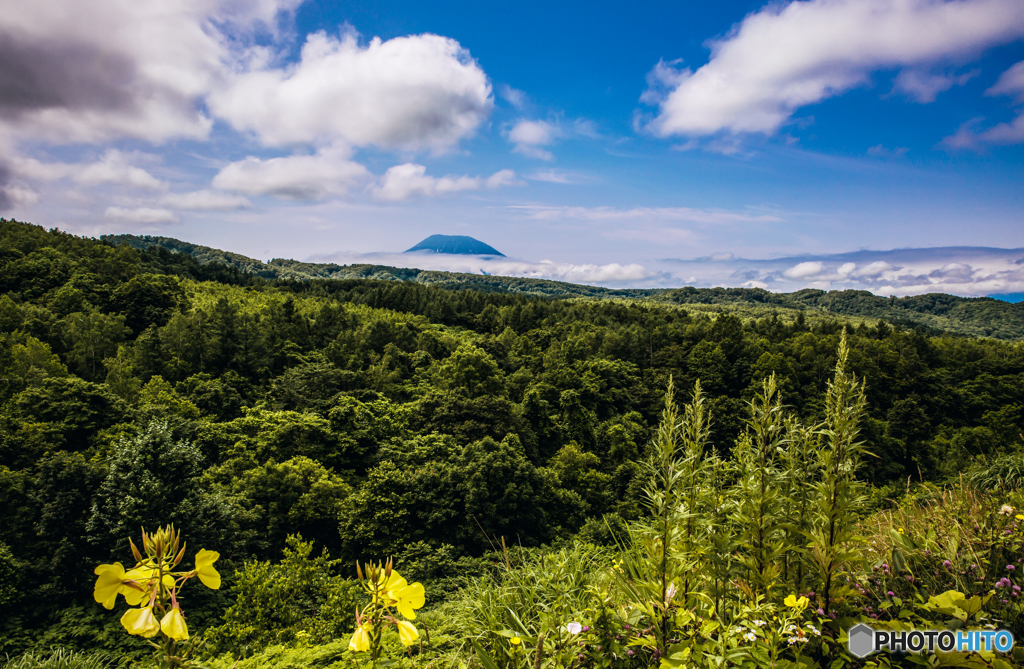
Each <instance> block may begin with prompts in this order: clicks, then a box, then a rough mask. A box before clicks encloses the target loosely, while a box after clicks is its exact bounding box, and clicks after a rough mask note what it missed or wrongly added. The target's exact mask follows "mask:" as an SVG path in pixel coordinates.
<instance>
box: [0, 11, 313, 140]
mask: <svg viewBox="0 0 1024 669" xmlns="http://www.w3.org/2000/svg"><path fill="white" fill-rule="evenodd" d="M296 4H297V0H283V1H280V2H278V1H276V0H192V1H190V2H162V1H160V0H93V1H90V2H80V1H79V0H50V1H48V2H44V3H40V2H15V3H6V4H5V6H4V11H3V12H0V71H2V72H5V74H7V75H8V76H7V77H5V78H4V79H3V81H2V82H0V131H11V132H13V133H14V134H15V136H18V137H19V138H21V139H25V138H27V137H34V138H39V139H43V140H46V141H51V142H57V143H60V142H87V143H98V142H103V141H107V140H110V139H116V138H120V137H134V138H139V139H144V140H148V141H151V142H163V141H166V140H168V139H171V138H174V137H191V138H203V137H205V136H206V135H207V133H208V132H209V130H210V128H211V126H212V119H210V118H209V117H208V116H206V115H205V114H204V113H203V111H202V108H201V105H200V101H201V99H202V98H203V96H204V95H205V94H206V93H207V92H209V91H210V90H211V89H212V88H214V87H215V86H216V85H217V84H218V82H219V81H220V80H221V79H222V77H223V75H224V74H225V72H226V71H227V70H228V69H230V68H231V67H233V66H234V65H235V64H236V63H238V61H239V59H240V58H243V57H244V55H245V52H246V45H248V44H250V43H251V38H252V36H253V35H254V34H256V33H261V34H268V32H272V31H273V29H274V21H275V17H276V15H277V13H278V12H279V11H288V10H291V9H292V8H294V6H295V5H296Z"/></svg>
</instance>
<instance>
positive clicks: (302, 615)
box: [207, 536, 362, 666]
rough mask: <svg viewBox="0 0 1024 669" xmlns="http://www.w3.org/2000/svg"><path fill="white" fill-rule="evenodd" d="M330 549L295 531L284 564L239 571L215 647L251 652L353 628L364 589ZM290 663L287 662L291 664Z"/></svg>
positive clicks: (211, 635)
mask: <svg viewBox="0 0 1024 669" xmlns="http://www.w3.org/2000/svg"><path fill="white" fill-rule="evenodd" d="M338 569H339V565H338V562H337V561H334V560H331V559H330V557H329V555H328V553H327V552H326V551H324V552H322V553H321V554H320V555H319V556H316V557H314V556H313V544H312V542H306V541H303V540H302V537H300V536H291V537H289V538H288V541H287V548H285V550H284V557H283V558H282V559H281V561H280V563H278V564H271V563H270V562H249V563H246V565H245V567H244V568H243V569H241V570H240V571H239V572H238V573H237V574H236V580H235V584H234V592H235V593H236V596H237V599H236V600H235V603H234V604H233V605H232V606H231V607H230V608H228V610H227V611H226V612H225V613H224V624H223V625H221V626H219V627H217V628H214V629H212V630H210V631H209V632H208V635H207V636H208V639H209V643H210V645H211V648H212V651H213V652H216V653H225V652H229V653H231V654H233V655H235V656H241V657H246V656H249V655H252V654H253V653H254V652H256V651H257V650H259V649H262V648H264V647H266V646H268V645H272V644H275V643H289V644H290V643H293V642H299V643H304V642H305V641H307V640H308V642H310V643H320V642H325V641H328V640H330V639H335V638H338V637H339V636H341V635H343V634H346V633H347V632H348V631H350V629H351V627H352V625H353V623H354V622H355V615H354V611H355V607H356V605H357V604H358V603H359V602H360V601H361V598H362V597H361V595H362V588H361V587H360V585H359V583H358V582H357V581H354V580H349V579H345V578H342V577H341V576H339V575H337V571H338ZM285 666H287V665H285Z"/></svg>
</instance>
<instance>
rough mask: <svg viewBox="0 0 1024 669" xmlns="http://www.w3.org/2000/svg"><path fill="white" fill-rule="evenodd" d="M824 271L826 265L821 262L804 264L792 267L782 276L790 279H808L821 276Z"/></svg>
mask: <svg viewBox="0 0 1024 669" xmlns="http://www.w3.org/2000/svg"><path fill="white" fill-rule="evenodd" d="M822 270H824V265H822V264H821V263H820V262H802V263H800V264H798V265H794V266H793V267H790V268H789V269H787V270H786V271H785V272H783V273H782V274H783V275H784V276H785V277H787V278H789V279H806V278H808V277H812V276H817V275H818V274H821V272H822Z"/></svg>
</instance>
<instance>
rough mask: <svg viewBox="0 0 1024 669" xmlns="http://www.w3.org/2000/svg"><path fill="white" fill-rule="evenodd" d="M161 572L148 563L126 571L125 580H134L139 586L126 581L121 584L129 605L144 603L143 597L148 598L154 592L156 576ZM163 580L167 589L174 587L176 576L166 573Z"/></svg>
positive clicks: (122, 592)
mask: <svg viewBox="0 0 1024 669" xmlns="http://www.w3.org/2000/svg"><path fill="white" fill-rule="evenodd" d="M159 573H160V570H159V569H157V568H156V567H152V566H148V565H143V566H141V567H134V568H132V569H129V570H128V571H126V572H125V574H124V580H125V581H134V582H135V583H136V584H137V585H138V587H135V586H134V585H131V584H129V583H125V584H124V585H122V586H121V590H120V592H121V594H122V595H124V599H125V601H126V602H128V605H129V606H138V605H139V604H141V603H142V600H143V599H146V598H148V597H149V596H150V594H152V592H153V589H154V588H155V587H156V577H157V575H158V574H159ZM163 582H164V587H165V588H167V589H170V588H173V587H174V577H173V576H171V575H170V574H164V577H163Z"/></svg>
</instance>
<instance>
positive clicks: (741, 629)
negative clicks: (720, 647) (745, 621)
mask: <svg viewBox="0 0 1024 669" xmlns="http://www.w3.org/2000/svg"><path fill="white" fill-rule="evenodd" d="M746 631H747V628H746V627H743V626H740V627H733V628H732V629H731V630H729V634H743V633H744V632H746Z"/></svg>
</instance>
